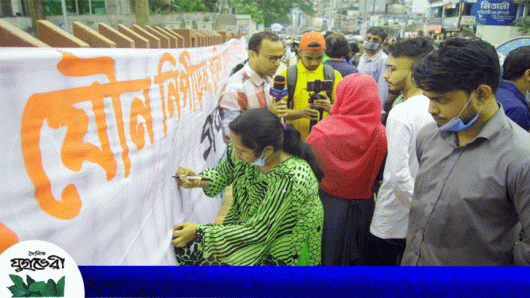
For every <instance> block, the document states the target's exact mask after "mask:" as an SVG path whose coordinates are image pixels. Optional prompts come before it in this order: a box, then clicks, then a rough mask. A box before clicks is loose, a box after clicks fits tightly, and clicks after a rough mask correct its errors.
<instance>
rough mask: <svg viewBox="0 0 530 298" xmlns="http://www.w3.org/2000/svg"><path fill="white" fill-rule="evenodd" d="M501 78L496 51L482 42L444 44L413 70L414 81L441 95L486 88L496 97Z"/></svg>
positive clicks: (450, 42) (463, 40)
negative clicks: (482, 86)
mask: <svg viewBox="0 0 530 298" xmlns="http://www.w3.org/2000/svg"><path fill="white" fill-rule="evenodd" d="M500 77H501V67H500V64H499V56H498V55H497V52H496V51H495V48H494V47H493V46H492V45H491V44H489V43H487V42H485V41H483V40H481V39H478V38H473V39H467V38H450V39H447V40H444V41H443V42H441V43H440V45H439V48H438V49H437V50H434V51H432V52H431V53H429V54H428V55H427V56H425V57H424V58H423V59H421V60H420V61H419V62H418V63H417V64H416V66H415V67H414V68H413V70H412V78H413V79H414V82H415V83H416V85H417V86H418V87H419V88H420V89H422V90H425V91H429V92H435V93H439V94H443V93H446V92H450V91H456V90H464V91H466V92H467V93H468V94H469V93H471V92H472V91H473V90H475V89H477V88H478V87H479V86H480V85H482V84H485V85H488V86H490V87H491V90H492V91H493V92H494V93H495V92H497V89H498V88H499V84H500Z"/></svg>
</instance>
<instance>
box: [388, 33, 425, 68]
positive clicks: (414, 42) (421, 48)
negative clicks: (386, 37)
mask: <svg viewBox="0 0 530 298" xmlns="http://www.w3.org/2000/svg"><path fill="white" fill-rule="evenodd" d="M432 50H434V40H433V39H432V38H430V37H423V36H421V37H416V38H411V39H405V40H403V41H399V42H396V43H394V44H391V45H390V46H388V53H389V54H390V55H392V57H394V58H399V57H401V56H405V57H408V58H411V59H412V61H413V63H412V65H413V66H414V65H415V64H416V63H417V62H418V61H419V60H420V59H421V58H423V57H425V55H427V54H429V53H430V52H431V51H432Z"/></svg>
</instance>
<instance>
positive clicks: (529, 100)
mask: <svg viewBox="0 0 530 298" xmlns="http://www.w3.org/2000/svg"><path fill="white" fill-rule="evenodd" d="M527 86H528V89H526V103H530V82H529V83H528V84H527Z"/></svg>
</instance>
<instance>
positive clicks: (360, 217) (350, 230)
mask: <svg viewBox="0 0 530 298" xmlns="http://www.w3.org/2000/svg"><path fill="white" fill-rule="evenodd" d="M319 195H320V199H321V200H322V205H323V207H324V226H323V229H322V265H323V266H365V265H366V261H367V253H368V244H369V239H368V238H369V236H370V223H371V221H372V216H373V214H374V208H375V202H374V199H373V197H372V198H370V199H343V198H339V197H335V196H333V195H330V194H328V193H326V192H325V191H323V190H319Z"/></svg>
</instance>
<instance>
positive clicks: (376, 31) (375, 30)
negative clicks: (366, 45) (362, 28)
mask: <svg viewBox="0 0 530 298" xmlns="http://www.w3.org/2000/svg"><path fill="white" fill-rule="evenodd" d="M368 33H370V34H373V35H377V36H379V37H381V41H385V39H386V37H387V36H388V33H386V30H385V28H383V27H370V29H368V30H367V31H366V34H368Z"/></svg>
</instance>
